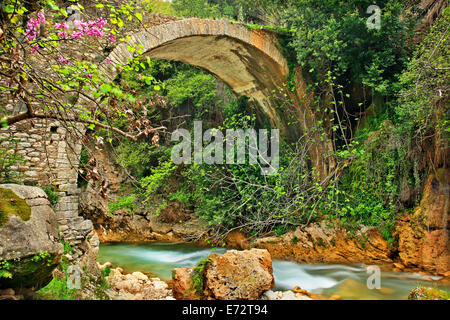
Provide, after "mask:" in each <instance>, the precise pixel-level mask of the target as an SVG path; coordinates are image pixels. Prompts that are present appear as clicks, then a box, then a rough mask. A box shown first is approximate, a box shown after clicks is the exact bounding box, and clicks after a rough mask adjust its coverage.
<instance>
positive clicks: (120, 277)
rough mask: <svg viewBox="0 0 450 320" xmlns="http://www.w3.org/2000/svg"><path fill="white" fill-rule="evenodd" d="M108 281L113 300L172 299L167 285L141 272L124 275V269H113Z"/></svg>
mask: <svg viewBox="0 0 450 320" xmlns="http://www.w3.org/2000/svg"><path fill="white" fill-rule="evenodd" d="M102 267H103V266H101V268H102ZM105 268H106V266H105ZM106 279H107V281H108V282H109V283H110V284H111V289H112V292H113V294H112V296H111V298H112V299H116V300H165V299H167V298H168V297H170V298H171V297H172V292H171V290H170V289H169V286H168V285H167V283H165V282H164V281H161V280H160V279H159V278H151V279H149V278H148V277H147V276H146V275H145V274H143V273H141V272H133V273H132V274H123V270H122V269H120V268H116V269H111V271H110V274H109V276H108V277H107V278H106Z"/></svg>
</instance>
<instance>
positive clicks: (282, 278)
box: [98, 243, 450, 300]
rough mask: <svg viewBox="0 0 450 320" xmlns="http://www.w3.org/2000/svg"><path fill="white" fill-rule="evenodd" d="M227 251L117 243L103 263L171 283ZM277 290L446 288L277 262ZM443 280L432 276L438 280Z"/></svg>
mask: <svg viewBox="0 0 450 320" xmlns="http://www.w3.org/2000/svg"><path fill="white" fill-rule="evenodd" d="M225 251H226V249H224V248H217V249H216V248H212V249H208V248H204V247H199V246H196V245H193V244H181V243H114V244H102V245H101V246H100V250H99V256H98V261H99V262H100V263H105V262H111V263H112V264H113V265H114V266H120V267H121V268H122V269H124V270H125V271H128V272H134V271H141V272H149V273H151V274H154V275H156V276H157V277H159V278H161V279H162V280H170V278H171V274H172V269H173V268H181V267H191V266H195V265H196V264H197V263H198V262H199V260H200V259H203V258H206V257H207V256H208V255H209V254H211V253H213V252H215V253H224V252H225ZM273 269H274V276H275V285H276V288H275V289H274V290H288V289H290V290H292V289H293V288H294V287H295V286H300V287H301V288H303V289H306V290H308V291H311V292H314V293H318V294H322V295H324V296H327V297H330V296H332V295H339V296H341V297H342V299H380V300H381V299H389V300H399V299H407V297H408V293H409V291H410V290H411V289H412V288H414V287H416V286H417V285H424V286H433V287H442V288H446V289H447V290H448V289H450V287H449V286H444V285H443V284H442V283H440V282H439V281H430V280H429V279H426V278H425V276H424V275H422V274H418V273H407V272H386V271H382V272H381V288H380V289H372V290H371V289H369V288H368V287H367V284H366V282H367V279H368V277H369V276H370V274H368V273H367V269H366V266H365V265H363V264H352V265H334V264H326V265H325V264H299V263H295V262H289V261H277V260H274V261H273ZM438 278H439V277H435V276H431V279H433V280H437V279H438Z"/></svg>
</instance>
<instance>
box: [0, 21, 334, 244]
mask: <svg viewBox="0 0 450 320" xmlns="http://www.w3.org/2000/svg"><path fill="white" fill-rule="evenodd" d="M128 46H134V47H137V48H138V49H142V51H143V55H145V56H149V57H150V58H153V59H164V60H177V61H182V62H185V63H188V64H190V65H193V66H196V67H199V68H201V69H204V70H206V71H208V72H209V73H211V74H213V75H215V76H216V77H217V78H219V79H220V80H222V81H223V82H224V83H226V84H227V85H228V86H229V87H230V88H231V89H232V91H233V92H234V93H235V94H236V95H237V96H238V97H239V96H247V97H249V99H250V101H252V102H253V103H255V104H256V105H257V106H258V107H259V110H261V111H262V112H263V113H264V114H265V115H266V116H267V117H268V118H269V119H270V122H271V124H272V125H273V126H274V127H277V128H279V129H280V130H281V131H282V132H284V133H285V134H286V135H287V136H290V137H291V138H292V139H295V138H296V137H298V135H299V133H300V132H306V131H309V130H310V129H311V127H312V125H313V123H314V122H315V121H314V116H313V114H312V111H311V109H310V108H309V101H310V98H305V96H306V90H305V89H304V88H305V86H304V84H303V82H302V79H301V77H300V76H297V86H298V88H299V89H298V90H297V92H290V91H288V90H286V91H285V92H288V98H289V99H292V101H293V104H292V105H293V106H294V117H295V118H296V119H294V120H297V124H296V128H294V130H293V129H292V128H289V126H288V122H292V119H287V116H286V114H284V113H283V110H279V108H278V109H277V108H276V107H277V102H276V99H273V97H274V93H275V94H277V92H279V89H280V88H281V87H282V86H283V84H284V83H285V82H286V77H287V76H288V74H289V68H288V63H287V61H286V59H285V58H284V57H283V55H282V54H281V52H280V50H279V49H278V47H279V44H278V39H277V36H276V34H275V33H273V32H271V31H268V30H261V29H249V28H247V27H246V26H243V25H240V24H233V23H230V22H229V21H226V20H209V19H206V20H205V19H196V18H193V19H186V20H176V21H170V22H166V23H163V24H160V25H156V26H153V27H149V28H146V29H143V30H141V31H138V32H135V33H134V34H132V35H131V38H130V39H129V40H128V41H127V42H124V43H121V44H119V45H118V46H117V47H116V48H115V49H114V50H113V51H112V52H111V53H110V54H109V56H108V59H110V60H111V61H112V62H113V63H112V64H107V63H106V60H105V61H104V62H103V63H102V64H101V65H100V66H99V70H100V71H101V72H102V73H103V74H104V75H105V76H106V77H107V78H109V79H110V80H111V81H112V80H114V79H115V78H116V77H117V75H118V74H119V73H120V72H121V70H120V68H118V67H116V65H120V64H126V63H128V62H129V61H130V59H133V58H136V57H137V56H135V55H134V54H133V53H131V52H130V51H129V50H128ZM7 136H13V137H14V138H15V139H16V140H17V141H18V144H17V147H16V150H17V152H18V153H19V154H20V155H22V156H23V159H24V163H23V164H21V165H20V166H17V167H14V168H12V169H13V170H17V171H20V172H22V173H23V174H24V175H25V180H26V181H28V182H34V183H36V184H37V185H41V186H46V185H55V186H57V187H58V188H59V191H60V196H61V199H60V202H59V204H58V207H57V208H56V211H57V213H58V215H59V217H60V223H61V225H62V228H61V230H62V233H63V236H64V237H65V238H66V239H68V240H69V241H71V242H75V243H76V242H77V232H76V230H78V229H79V228H86V226H85V225H83V221H82V220H83V219H82V218H81V217H79V216H78V194H79V190H78V189H77V175H78V173H77V166H78V161H79V156H80V152H81V145H80V144H79V143H77V141H74V140H73V139H71V138H70V136H69V135H68V133H67V129H65V128H63V127H61V126H60V125H59V124H58V122H56V121H50V120H48V121H46V120H37V119H36V120H33V122H31V121H29V120H25V121H22V122H19V123H16V124H15V125H13V126H10V127H8V128H6V129H0V138H5V137H7ZM320 140H321V139H320V137H319V136H318V137H317V139H316V141H318V142H317V144H316V146H315V147H314V148H312V150H311V158H312V161H313V165H314V166H315V167H316V168H318V169H319V171H320V172H321V173H326V172H327V170H328V164H327V163H326V160H324V159H325V157H324V155H326V151H327V150H328V147H329V146H328V145H327V142H325V143H321V142H319V141H320ZM80 225H83V226H82V227H80ZM77 228H78V229H77Z"/></svg>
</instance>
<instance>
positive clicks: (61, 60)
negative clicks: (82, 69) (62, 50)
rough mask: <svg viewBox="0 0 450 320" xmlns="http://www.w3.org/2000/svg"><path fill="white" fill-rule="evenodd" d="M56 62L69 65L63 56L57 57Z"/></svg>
mask: <svg viewBox="0 0 450 320" xmlns="http://www.w3.org/2000/svg"><path fill="white" fill-rule="evenodd" d="M58 61H59V62H61V63H64V64H69V59H66V58H64V57H63V56H59V58H58Z"/></svg>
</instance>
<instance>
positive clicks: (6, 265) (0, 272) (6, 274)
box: [0, 260, 13, 279]
mask: <svg viewBox="0 0 450 320" xmlns="http://www.w3.org/2000/svg"><path fill="white" fill-rule="evenodd" d="M11 267H12V265H11V263H10V262H8V261H5V260H3V261H0V279H1V278H7V279H12V277H13V275H12V273H11V272H10V270H11Z"/></svg>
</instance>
